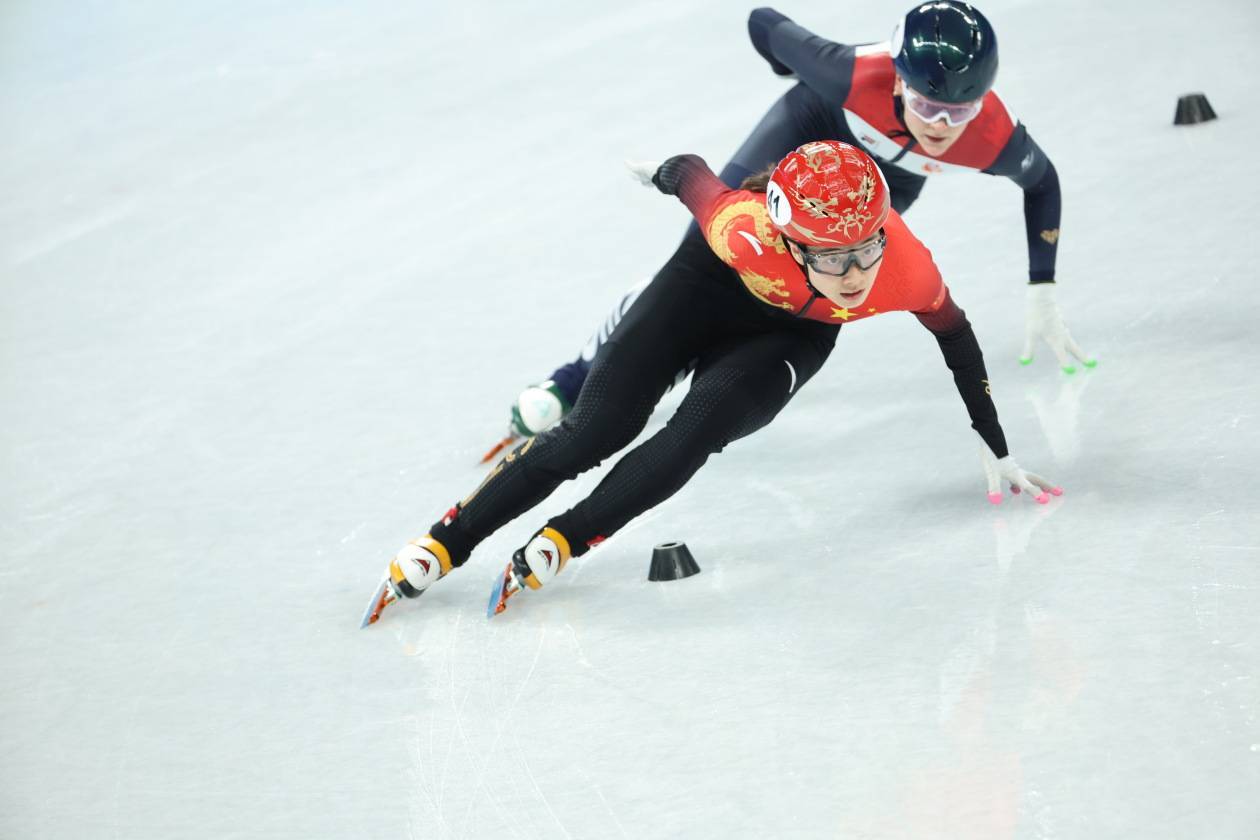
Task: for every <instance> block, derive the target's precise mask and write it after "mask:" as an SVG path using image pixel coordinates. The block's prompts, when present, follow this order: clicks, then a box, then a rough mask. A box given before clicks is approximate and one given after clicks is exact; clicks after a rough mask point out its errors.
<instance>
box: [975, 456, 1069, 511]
mask: <svg viewBox="0 0 1260 840" xmlns="http://www.w3.org/2000/svg"><path fill="white" fill-rule="evenodd" d="M980 460H981V461H982V462H983V464H984V477H985V478H986V479H988V482H989V501H990V502H992V503H993V504H995V505H1000V504H1001V503H1002V482H1003V481H1005V482H1006V483H1007V484H1008V485H1010V488H1011V492H1012V493H1027V494H1028V495H1030V496H1032V497H1033V498H1034V499H1035V500H1036V501H1037V504H1040V505H1044V504H1045V503H1046V502H1048V501H1050V497H1051V496H1062V495H1063V488H1062V487H1056V486H1055V485H1054V484H1053V483H1051V482H1049V481H1046V480H1045V479H1044V478H1042V477H1041V476H1039V475H1037V474H1036V473H1030V472H1024V471H1023V470H1022V469H1020V466H1019V464H1017V463H1015V458H1014V456H1012V455H1007V456H1006V457H1005V458H997V457H995V456H994V455H993V451H992V450H991V449H989V447H988V444H986V443H984V442H981V443H980Z"/></svg>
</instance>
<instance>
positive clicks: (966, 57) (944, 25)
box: [892, 0, 998, 102]
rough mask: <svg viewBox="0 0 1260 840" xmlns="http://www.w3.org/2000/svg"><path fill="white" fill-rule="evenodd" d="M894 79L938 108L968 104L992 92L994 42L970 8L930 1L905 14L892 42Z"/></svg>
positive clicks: (985, 24)
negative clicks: (937, 105)
mask: <svg viewBox="0 0 1260 840" xmlns="http://www.w3.org/2000/svg"><path fill="white" fill-rule="evenodd" d="M892 58H893V64H894V65H895V66H896V68H897V73H898V75H900V76H901V78H902V79H904V80H905V81H906V84H908V85H910V87H911V88H913V89H914V90H915V91H916V92H917V93H919V94H921V95H923V96H926V97H928V98H929V99H935V100H937V101H938V102H970V101H972V100H975V99H979V98H980V97H982V96H984V95H985V94H986V93H988V92H989V88H991V87H993V80H994V79H995V78H996V77H997V70H998V48H997V36H995V35H994V34H993V27H992V26H990V25H989V21H988V20H987V19H986V18H985V16H984V15H982V14H980V12H979V11H977V10H976V8H975V7H974V6H972V5H971V4H970V3H960V2H958V0H933V1H932V2H930V3H923V4H921V5H918V6H915V7H914V8H913V9H911V10H910V11H908V12H906V16H905V18H904V19H903V20H902V21H901V23H899V24H897V28H896V30H895V31H894V32H893V38H892Z"/></svg>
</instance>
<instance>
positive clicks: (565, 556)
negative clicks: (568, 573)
mask: <svg viewBox="0 0 1260 840" xmlns="http://www.w3.org/2000/svg"><path fill="white" fill-rule="evenodd" d="M538 533H539V534H541V535H542V536H544V537H546V538H547V539H549V540H551V541H552V542H553V543H555V544H556V548H558V549H560V565H559V567H557V568H556V574H560V573H561V572H563V571H564V564H565V563H568V562H569V555H570V554H572V553H573V552H572V551H571V550H570V549H569V541H568V540H566V539H565V538H564V534H562V533H560V532H559V531H557V530H556V529H555V528H543V529H542V530H541V531H539V532H538ZM535 588H537V587H535Z"/></svg>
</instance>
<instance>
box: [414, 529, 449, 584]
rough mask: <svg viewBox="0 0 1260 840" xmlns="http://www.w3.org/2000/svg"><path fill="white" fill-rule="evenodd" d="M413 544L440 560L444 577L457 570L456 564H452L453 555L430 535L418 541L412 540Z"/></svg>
mask: <svg viewBox="0 0 1260 840" xmlns="http://www.w3.org/2000/svg"><path fill="white" fill-rule="evenodd" d="M411 544H412V545H418V546H420V547H421V548H423V549H426V550H428V551H430V552H432V553H433V556H434V557H436V558H437V559H438V564H439V565H440V566H441V567H442V575H443V576H445V575H449V574H450V573H451V569H453V568H455V566H454V564H453V563H451V553H450V552H449V551H447V550H446V546H444V545H442V544H441V543H440V542H438V541H437V540H435V539H433V537H431V536H429V535H428V534H425V535H424V536H423V537H421V538H420V539H418V540H412V541H411Z"/></svg>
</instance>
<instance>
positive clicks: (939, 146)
mask: <svg viewBox="0 0 1260 840" xmlns="http://www.w3.org/2000/svg"><path fill="white" fill-rule="evenodd" d="M907 89H908V88H907V87H906V83H905V82H904V81H902V80H901V79H900V78H898V79H897V92H898V93H899V94H901V96H902V102H903V103H905V102H906V94H905V91H906V90H907ZM910 96H911V98H913V97H914V92H913V91H911V94H910ZM976 104H977V105H978V104H979V103H978V102H977V103H976ZM925 110H926V111H931V110H932V109H931V108H930V107H929V108H926V109H925ZM979 112H980V110H979V108H976V110H975V114H978V113H979ZM902 113H903V115H904V116H905V120H906V128H908V129H910V133H911V134H912V135H913V136H914V139H915V140H917V141H918V143H919V148H921V149H922V150H923V151H924V152H926V153H927V154H929V155H931V156H932V157H940V156H941V155H943V154H945V152H946V151H947V150H948V149H949V147H950V146H952V145H954V143H955V142H957V140H958V138H959V137H962V133H963V132H964V131H966V130H967V124H968V122H970V118H968V119H967V120H965V121H963V122H961V123H960V124H958V125H950V123H949V120H948V119H946V117H945V116H944V115H943V114H936V115H934V117H933V119H932V120H931V121H930V122H929V121H928V120H925V119H924V118H923V117H921V116H919V115H918V114H917V113H915V111H914V109H913V108H910V107H905V108H903V109H902ZM975 114H972V117H974V116H975Z"/></svg>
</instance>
